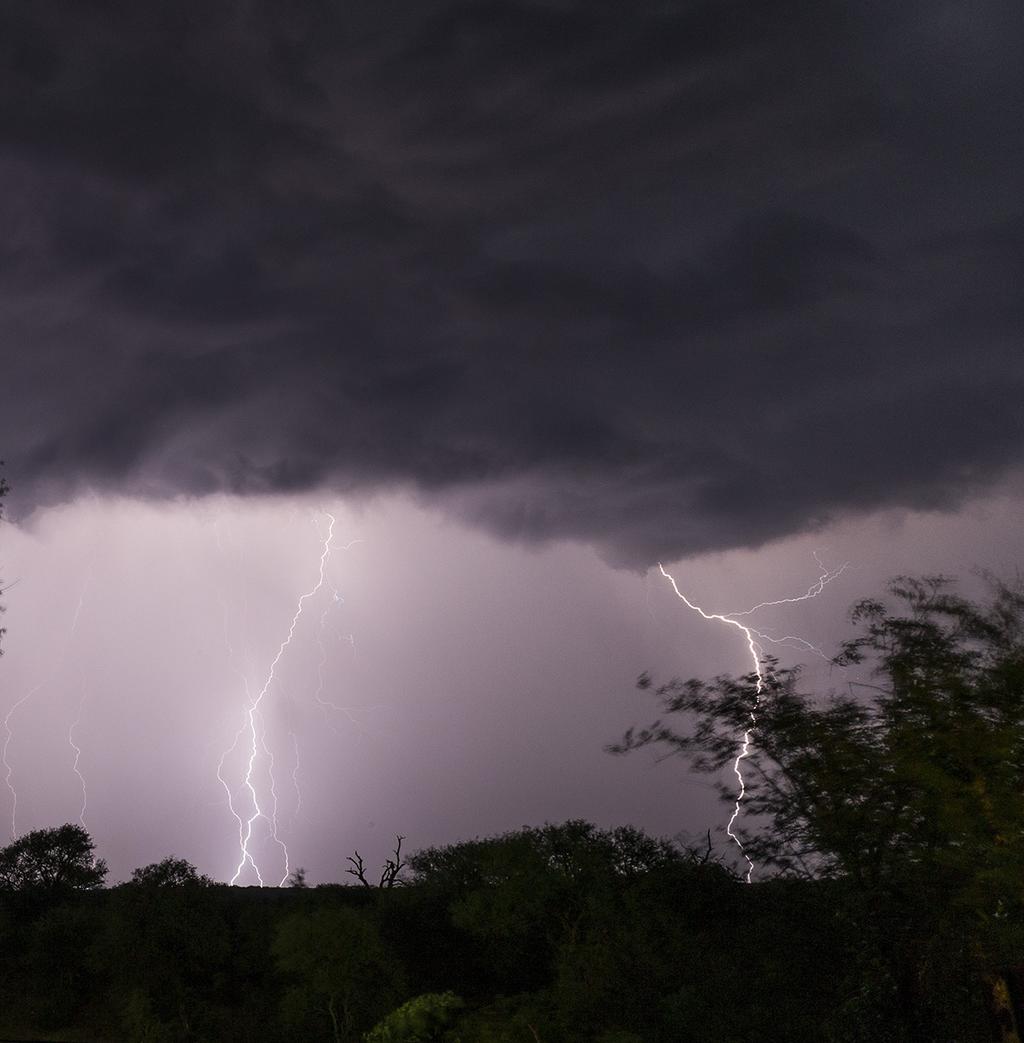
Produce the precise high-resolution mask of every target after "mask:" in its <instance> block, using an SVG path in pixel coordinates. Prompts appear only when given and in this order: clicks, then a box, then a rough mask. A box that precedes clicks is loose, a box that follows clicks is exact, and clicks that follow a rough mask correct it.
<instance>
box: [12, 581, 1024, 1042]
mask: <svg viewBox="0 0 1024 1043" xmlns="http://www.w3.org/2000/svg"><path fill="white" fill-rule="evenodd" d="M990 584H991V591H990V594H991V596H990V597H989V599H988V601H987V602H985V603H984V604H975V603H972V602H970V601H968V600H966V599H964V598H961V597H959V596H957V595H956V594H954V593H953V592H952V590H951V589H950V586H949V583H948V582H947V581H945V580H942V579H932V580H918V579H901V580H897V581H895V582H894V583H893V584H892V585H891V587H890V599H889V601H888V602H887V601H884V600H874V599H872V600H868V601H863V602H861V603H860V604H859V605H857V606H856V607H855V609H854V613H853V619H854V623H855V625H856V627H857V633H856V634H855V636H854V637H853V638H851V639H850V640H849V641H847V642H846V643H845V644H844V645H843V647H842V650H841V653H840V655H839V656H838V661H839V662H842V663H845V664H847V665H851V666H854V667H856V668H857V670H856V672H855V673H850V674H847V675H846V681H847V685H848V687H847V690H846V691H844V692H840V693H838V694H835V693H833V694H831V695H828V696H817V697H814V696H811V695H808V694H805V693H803V692H801V691H800V690H799V679H800V678H799V672H798V671H795V670H781V669H779V668H778V666H777V664H775V663H773V662H772V661H770V660H768V661H766V662H765V664H764V667H763V671H762V672H763V683H760V684H759V683H757V681H758V678H757V677H756V676H747V677H742V678H738V679H737V678H730V677H720V678H716V679H714V680H713V681H702V680H691V681H687V682H682V681H679V680H674V681H669V682H667V683H666V684H662V685H658V686H656V685H655V684H654V683H653V682H652V681H651V679H650V678H649V677H647V675H642V676H641V678H640V681H639V687H640V688H641V689H642V690H643V691H645V692H648V693H649V694H650V695H653V696H654V697H655V698H656V699H657V700H658V702H659V703H660V704H661V716H660V717H659V718H658V719H657V720H655V721H654V722H653V723H652V724H650V725H649V726H647V727H643V728H634V729H630V730H629V731H628V732H627V733H626V734H625V735H624V736H623V737H622V739H621V740H620V741H618V742H616V743H614V744H613V745H611V746H610V747H609V750H610V751H611V752H613V753H616V754H625V753H629V752H630V751H633V750H636V749H638V748H646V747H652V748H654V749H657V750H658V751H659V752H660V753H662V754H667V755H670V756H675V755H678V756H680V757H682V758H684V759H685V761H686V762H687V763H688V764H690V765H691V766H692V767H693V768H695V769H696V770H698V771H707V772H712V773H721V772H722V769H723V768H724V767H727V766H728V765H729V763H730V762H731V761H732V760H733V759H734V758H735V757H736V754H737V736H739V735H742V733H743V732H744V731H745V730H746V729H748V728H753V729H754V733H755V741H754V744H753V745H752V747H751V749H750V755H749V757H746V758H745V759H744V761H743V770H744V777H745V779H746V794H745V802H744V812H745V813H744V816H743V817H742V818H741V819H740V820H739V821H738V822H737V826H736V828H737V830H738V835H739V839H740V840H741V841H742V843H743V846H744V850H745V852H746V854H747V855H749V856H750V857H751V859H753V860H754V862H755V864H756V865H757V867H758V873H757V875H755V877H754V882H753V883H751V884H747V883H745V882H744V873H742V872H737V871H736V870H735V869H734V868H732V867H731V866H730V865H728V864H725V863H724V862H723V861H722V857H724V856H728V857H731V856H732V855H733V854H735V848H730V847H727V848H724V849H723V850H722V852H720V853H719V854H718V855H716V853H715V852H714V850H713V846H712V843H711V838H710V834H709V836H708V840H707V843H706V845H702V846H701V847H700V848H699V849H697V848H690V847H685V846H682V845H680V844H679V843H676V842H673V841H667V840H663V839H656V838H652V837H650V836H647V835H646V834H644V833H643V832H641V831H639V830H637V829H634V828H631V827H621V828H618V829H601V828H598V827H596V826H594V825H591V824H589V823H586V822H581V821H570V822H566V823H563V824H561V825H546V826H544V827H541V828H524V829H521V830H519V831H516V832H513V833H508V834H505V835H502V836H497V837H491V838H487V839H480V840H473V841H469V842H465V843H459V844H453V845H449V846H446V847H437V848H428V849H426V850H421V851H417V852H414V853H412V854H410V855H408V856H407V857H404V856H403V854H402V849H401V841H402V839H403V838H401V837H399V838H398V843H397V845H396V848H395V852H394V856H393V858H390V859H388V860H387V862H386V863H385V865H384V866H383V868H382V870H381V871H380V872H379V874H378V873H371V872H370V870H369V868H368V867H367V866H366V865H365V863H364V860H363V859H362V858H361V857H360V856H359V854H358V853H355V854H353V856H352V857H351V858H350V859H349V860H348V861H349V866H348V867H347V868H343V867H339V876H340V877H342V878H344V877H345V876H346V875H348V876H350V878H351V882H349V883H348V884H347V885H343V884H329V885H322V886H318V887H315V888H314V887H308V886H306V880H305V875H304V874H303V873H302V872H301V871H298V872H297V873H296V874H295V875H294V876H293V878H292V881H291V883H292V885H293V886H291V887H286V888H279V889H274V888H267V889H258V888H232V887H228V886H226V885H223V884H216V883H214V882H212V881H211V880H209V879H208V878H206V877H203V876H201V875H200V874H199V873H197V872H196V870H195V869H194V868H193V867H192V866H191V865H189V863H187V862H184V861H182V860H179V859H174V858H168V859H165V860H164V861H162V862H159V863H155V864H153V865H150V866H145V867H143V868H140V869H138V870H136V871H135V872H134V873H133V875H132V878H131V880H129V881H128V882H126V883H124V884H121V885H118V886H116V887H111V888H104V886H103V884H104V881H105V876H106V866H105V865H104V863H103V862H102V860H100V859H97V858H96V857H95V852H94V849H93V843H92V840H91V838H90V837H89V836H88V834H87V833H86V832H85V831H84V830H83V829H81V827H79V826H75V825H65V826H62V827H60V828H58V829H50V830H38V831H36V832H34V833H29V834H26V835H25V836H23V837H20V838H18V839H17V840H15V841H14V842H12V843H11V844H10V845H8V846H7V847H5V848H3V849H2V850H0V1035H2V1034H5V1033H6V1034H7V1035H9V1036H11V1037H17V1038H35V1039H42V1038H46V1039H54V1040H56V1039H60V1040H82V1041H89V1040H93V1041H106V1040H119V1041H120V1040H139V1041H178V1040H196V1041H200V1040H206V1041H211V1043H213V1041H220V1040H223V1041H232V1043H234V1041H238V1043H244V1041H260V1043H275V1041H286V1040H287V1041H291V1040H304V1041H305V1040H309V1041H316V1040H328V1041H330V1040H334V1041H335V1043H342V1041H345V1043H349V1041H356V1040H359V1041H366V1043H412V1041H427V1040H447V1041H449V1043H459V1041H461V1043H576V1041H598V1043H690V1041H692V1043H697V1041H700V1043H755V1041H756V1043H803V1041H806V1043H811V1041H814V1043H991V1041H993V1040H998V1041H1000V1043H1020V1040H1021V1033H1020V1026H1021V1025H1022V1023H1024V1022H1022V998H1024V883H1022V882H1024V594H1022V592H1021V590H1020V589H1019V588H1011V587H1008V586H1006V585H1005V584H1002V583H999V582H997V581H995V580H990ZM893 600H894V604H895V607H892V605H891V604H890V602H893ZM752 715H753V717H752ZM722 794H723V797H724V798H725V799H726V800H727V801H728V802H729V803H730V804H731V803H732V802H733V801H734V800H735V790H734V788H733V787H732V786H730V785H728V784H726V785H724V786H723V790H722ZM743 869H745V866H743Z"/></svg>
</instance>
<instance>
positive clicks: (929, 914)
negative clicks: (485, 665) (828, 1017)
mask: <svg viewBox="0 0 1024 1043" xmlns="http://www.w3.org/2000/svg"><path fill="white" fill-rule="evenodd" d="M890 593H891V594H892V595H893V596H895V597H896V598H897V599H898V601H899V602H900V603H901V609H900V610H898V611H895V612H894V611H891V610H890V609H889V608H888V607H887V605H886V604H885V603H883V602H882V601H878V600H866V601H862V602H860V603H859V604H858V605H857V606H856V607H855V609H854V612H853V620H854V622H855V623H856V624H858V625H859V626H860V629H861V632H860V633H859V634H858V635H857V636H855V637H854V638H852V639H851V640H849V641H847V642H846V643H845V644H844V646H843V648H842V652H841V654H840V656H839V657H838V661H839V662H841V663H843V664H854V663H862V662H863V663H867V664H870V665H871V666H872V667H873V668H874V674H875V679H874V682H872V683H870V684H868V683H861V684H857V685H853V684H851V687H850V693H849V694H848V695H844V696H839V695H835V694H833V695H831V696H830V697H829V698H827V699H815V698H813V697H812V696H809V695H806V694H803V693H801V692H800V691H799V690H798V688H797V682H798V679H799V673H798V671H795V670H778V669H776V668H775V664H774V663H772V662H768V663H767V664H766V665H767V668H768V670H767V676H768V683H767V686H766V688H765V690H764V691H763V692H762V693H761V694H760V697H758V695H757V694H756V692H755V681H756V678H755V677H754V676H752V675H749V676H747V677H744V678H740V679H738V680H737V679H733V678H729V677H720V678H717V679H715V680H714V681H710V682H707V681H701V680H690V681H686V682H682V681H678V680H675V681H671V682H669V683H668V684H665V685H662V686H660V687H659V688H657V689H656V695H657V697H658V698H659V700H660V701H661V703H662V706H663V708H664V710H665V712H666V714H668V715H671V716H674V717H678V718H680V719H681V720H682V721H683V722H685V723H684V724H683V726H682V727H675V726H673V725H671V724H667V723H665V722H664V721H663V720H659V721H656V722H655V723H654V724H653V725H651V726H650V727H648V728H645V729H642V730H635V729H631V730H630V731H629V732H627V733H626V735H625V737H624V739H623V740H622V742H620V743H618V744H616V745H615V746H612V747H610V749H611V751H612V752H615V753H624V752H627V751H629V750H635V749H639V748H643V747H645V746H658V747H663V748H667V749H668V750H669V751H670V752H672V753H676V754H680V755H682V756H683V757H685V758H687V759H688V760H690V761H691V763H692V764H693V765H694V767H695V768H696V769H697V770H699V771H708V772H717V771H719V770H720V769H722V768H723V767H725V766H726V765H727V764H729V763H731V762H732V760H733V759H734V758H735V757H736V755H737V752H738V750H737V737H738V736H739V735H741V734H742V733H743V732H744V730H745V729H747V728H748V727H750V724H751V713H752V712H754V713H755V714H756V727H755V731H754V744H753V746H752V747H751V750H750V756H749V757H747V758H746V759H745V760H744V761H743V770H744V775H745V777H746V786H747V789H746V795H745V797H744V811H745V815H744V819H743V821H744V822H745V823H753V826H747V827H746V828H745V829H744V831H743V832H742V834H741V835H742V840H743V844H744V847H745V849H746V851H747V853H748V854H749V855H750V856H751V858H753V859H754V860H755V862H756V863H758V865H759V867H760V868H761V871H762V872H765V871H768V872H770V873H775V874H782V875H793V876H803V877H810V878H814V879H819V880H820V879H834V880H836V881H837V882H839V883H841V884H842V886H843V887H844V888H845V889H846V891H848V892H849V893H853V894H856V895H860V896H861V903H862V909H863V910H864V922H865V923H866V924H869V925H873V926H874V927H875V928H879V927H880V926H881V925H883V924H884V927H882V928H881V935H880V937H879V944H880V945H882V946H883V948H886V949H887V950H888V951H889V952H890V954H891V955H893V957H894V966H893V968H892V974H893V977H894V989H895V994H896V996H897V997H898V1002H899V1003H900V1004H902V1006H903V1007H904V1008H907V1009H913V1010H915V1011H916V1012H917V1016H918V1018H920V1019H923V1020H927V1019H926V1018H925V1015H924V1014H923V1013H922V1012H923V1011H925V1010H926V1009H929V1010H931V1011H932V1012H934V1011H935V1009H936V1003H937V1002H938V1001H937V1000H936V997H937V996H940V997H941V1002H945V1003H948V1004H950V1005H955V1004H956V1003H959V1004H960V1006H961V1007H962V1010H961V1011H959V1012H957V1011H946V1012H944V1013H943V1014H942V1016H943V1017H946V1016H947V1015H948V1017H950V1018H953V1019H954V1020H955V1019H956V1018H957V1017H960V1016H962V1018H963V1019H964V1020H963V1026H964V1027H963V1032H964V1033H965V1034H966V1033H968V1032H969V1031H970V1029H969V1027H967V1026H968V1022H971V1021H972V1019H974V1018H976V1016H977V1011H976V1010H974V1004H973V1002H972V1001H971V1000H970V999H969V998H966V997H964V996H963V995H962V993H961V992H958V989H959V988H960V987H961V986H962V985H963V982H964V978H965V975H964V973H963V970H964V968H965V967H969V966H971V965H973V967H974V969H975V972H976V974H978V975H980V976H983V977H984V976H988V977H989V979H990V984H993V985H994V986H995V990H994V992H993V993H992V995H993V996H994V997H996V998H995V1003H996V1004H997V1005H1000V1004H1002V1006H1003V1007H1004V1008H1005V1003H1002V1001H1001V1000H1000V999H999V998H998V996H999V995H1000V994H1001V993H1003V992H1005V991H1006V990H1005V988H1004V987H1003V986H1001V985H1000V983H999V980H998V976H996V979H995V980H993V978H992V975H993V972H992V970H991V968H993V967H1004V968H1005V967H1007V966H1008V965H1009V964H1013V963H1017V962H1019V961H1021V960H1024V937H1022V932H1021V928H1020V925H1021V923H1022V922H1024V892H1022V890H1021V887H1020V881H1021V880H1022V879H1024V593H1022V592H1021V591H1020V590H1016V589H1011V588H1009V587H1007V586H1005V585H1002V584H999V583H996V582H995V581H992V596H991V600H990V602H989V603H988V604H986V605H976V604H973V603H971V602H970V601H968V600H966V599H964V598H961V597H959V596H957V595H955V594H953V593H952V592H951V591H950V590H949V584H948V581H946V580H944V579H941V578H940V579H926V580H917V579H908V578H901V579H898V580H896V581H894V582H893V583H892V585H891V586H890ZM651 686H652V685H651V681H650V678H649V677H647V676H646V675H644V676H642V677H641V678H640V682H639V687H640V688H641V689H648V688H650V687H651ZM723 796H724V797H725V798H726V799H727V800H728V801H730V802H731V801H733V800H734V799H735V792H734V789H733V788H732V787H731V786H728V787H726V788H725V789H724V790H723ZM930 976H931V977H933V978H934V979H935V981H934V982H933V984H934V985H935V988H933V989H932V990H931V992H930V993H929V998H928V999H927V1000H926V999H924V997H923V996H922V992H923V991H924V990H926V989H927V988H928V979H929V977H930ZM957 995H959V996H960V999H959V1000H955V999H953V998H952V997H954V996H957ZM1004 1012H1005V1011H1004ZM929 1031H930V1030H929V1028H928V1027H927V1025H925V1024H923V1023H922V1024H919V1025H916V1026H914V1027H913V1028H912V1032H917V1033H918V1034H919V1038H932V1037H930V1036H929V1035H928V1033H929ZM934 1031H938V1032H941V1031H950V1029H949V1025H948V1024H947V1025H946V1026H945V1027H944V1028H942V1027H940V1028H934ZM957 1031H959V1029H958V1030H957ZM1014 1031H1015V1030H1014ZM1005 1038H1016V1036H1015V1035H1014V1036H1008V1037H1005Z"/></svg>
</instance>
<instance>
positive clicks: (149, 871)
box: [130, 857, 213, 887]
mask: <svg viewBox="0 0 1024 1043" xmlns="http://www.w3.org/2000/svg"><path fill="white" fill-rule="evenodd" d="M130 883H131V884H137V885H139V886H140V887H210V886H211V885H212V884H213V881H212V880H211V879H210V877H208V876H205V875H204V874H202V873H200V872H199V871H198V870H197V869H196V867H195V866H194V865H192V863H191V862H186V861H185V859H183V858H172V857H168V858H165V859H163V860H162V861H160V862H152V863H151V864H150V865H148V866H142V867H140V868H139V869H133V870H132V877H131V880H130Z"/></svg>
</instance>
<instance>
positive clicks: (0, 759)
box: [0, 575, 92, 839]
mask: <svg viewBox="0 0 1024 1043" xmlns="http://www.w3.org/2000/svg"><path fill="white" fill-rule="evenodd" d="M91 578H92V577H91V575H90V576H88V577H86V580H85V583H84V584H83V585H82V590H81V592H80V593H79V595H78V604H77V605H76V606H75V613H74V615H73V616H72V619H71V629H70V630H69V631H68V636H67V640H66V641H65V642H64V648H63V650H62V651H61V654H60V656H59V657H58V659H57V662H56V664H55V665H54V667H53V669H52V670H51V671H50V673H49V674H48V675H47V676H46V677H45V678H43V680H42V681H40V682H39V684H37V685H36V686H35V687H34V688H30V689H29V690H28V691H27V692H26V693H25V694H24V695H23V696H22V697H21V698H20V699H17V700H16V701H15V702H14V703H13V704H12V705H11V707H10V709H9V710H8V711H7V714H6V716H5V717H4V721H3V728H4V741H3V745H2V747H0V764H2V765H3V769H4V783H5V784H6V786H7V789H8V791H9V792H10V794H11V837H12V838H15V839H16V838H17V836H18V791H17V788H16V787H15V785H14V782H13V781H12V780H13V778H14V769H13V768H12V766H11V763H10V761H9V760H8V759H7V752H8V750H9V748H10V745H11V739H12V738H13V736H14V732H13V729H12V728H11V720H12V719H13V717H14V715H15V714H16V713H17V712H18V710H20V709H21V708H22V707H23V706H24V705H25V704H26V703H29V702H31V701H32V699H33V698H34V697H35V696H36V694H37V693H38V692H40V691H42V690H43V689H44V688H45V687H46V686H47V685H48V684H49V683H50V682H51V681H52V680H53V679H54V678H55V677H57V676H58V675H59V674H60V672H61V670H62V669H63V667H64V662H65V660H66V659H67V657H68V652H69V651H70V650H71V642H72V640H73V639H74V636H75V632H76V631H77V630H78V619H79V617H80V616H81V614H82V606H83V605H84V604H85V593H86V591H87V590H88V589H89V581H90V579H91ZM76 765H77V761H76ZM79 777H81V776H79Z"/></svg>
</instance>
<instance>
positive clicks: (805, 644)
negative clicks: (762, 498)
mask: <svg viewBox="0 0 1024 1043" xmlns="http://www.w3.org/2000/svg"><path fill="white" fill-rule="evenodd" d="M814 560H815V562H817V565H818V568H819V569H820V570H821V573H820V575H819V576H818V579H817V581H816V582H815V583H812V584H811V585H810V586H809V587H808V588H807V590H806V592H805V593H803V594H798V595H795V596H793V597H788V598H779V599H778V600H775V601H762V602H760V603H759V604H757V605H754V606H753V607H752V608H747V609H743V610H742V611H740V612H706V611H705V610H704V609H703V608H701V607H700V605H696V604H694V603H693V602H692V601H691V600H690V599H689V598H688V597H687V596H686V595H685V594H684V593H683V592H682V591H681V590H680V589H679V585H678V584H677V583H676V581H675V578H674V577H673V576H671V575H670V574H669V573H668V572H666V571H665V567H664V565H662V564H661V563H660V562H659V563H658V570H659V571H660V572H661V574H662V576H664V577H665V579H667V580H668V581H669V583H671V584H672V589H673V591H675V595H676V597H677V598H679V600H680V601H682V602H683V604H684V605H686V607H687V608H689V609H691V610H692V611H693V612H696V613H697V614H698V615H699V616H701V618H703V619H706V620H708V621H709V622H717V623H724V624H725V625H726V626H730V627H734V628H735V629H736V630H738V631H739V632H740V633H741V634H742V635H743V640H744V642H745V643H746V646H747V651H748V652H749V653H750V660H751V663H752V665H753V671H752V673H753V674H754V677H755V678H756V680H755V683H754V705H753V707H752V708H751V711H750V716H749V722H748V724H747V727H746V728H745V729H744V730H743V737H742V740H741V742H740V748H739V753H738V754H737V755H736V759H735V760H734V761H733V764H732V770H733V774H734V775H735V776H736V785H737V793H736V802H735V805H734V806H733V810H732V815H731V816H730V817H729V821H728V823H727V824H726V827H725V832H726V834H727V835H728V837H729V839H730V840H732V842H733V843H734V844H735V845H736V846H737V847H738V848H739V850H740V854H741V855H743V858H744V859H745V860H746V863H747V872H746V882H747V883H748V884H749V883H750V882H751V879H752V877H753V874H754V863H753V861H752V860H751V858H750V856H749V855H748V854H747V851H746V849H745V848H744V846H743V841H742V840H740V838H739V836H738V835H737V834H736V833H735V831H734V830H733V826H734V825H735V824H736V820H737V819H738V818H739V817H740V811H741V808H742V805H743V799H744V797H746V795H747V783H746V779H745V778H744V775H743V762H744V761H745V760H746V759H747V757H749V756H750V746H751V743H752V741H753V732H754V729H755V728H756V726H757V710H758V708H759V707H760V705H761V695H762V693H763V692H764V687H765V684H766V683H767V677H766V674H765V670H764V667H763V664H762V661H763V660H764V657H765V652H764V645H762V644H761V642H762V641H766V642H769V643H771V644H777V645H787V646H788V647H792V646H793V644H794V643H795V644H797V645H798V646H799V647H801V648H803V649H806V650H808V651H811V652H813V653H815V654H816V655H819V656H821V657H822V658H823V659H827V658H828V657H827V656H826V655H825V653H824V652H822V651H821V649H819V648H817V647H816V646H815V645H812V644H811V643H810V642H809V641H806V640H804V638H802V637H795V636H794V635H792V634H789V635H786V636H785V637H773V636H771V635H770V634H767V633H765V632H764V631H761V630H757V629H755V628H754V627H753V626H751V625H750V624H749V623H741V622H740V620H741V619H743V618H745V617H747V616H750V615H752V614H753V613H754V612H757V611H759V610H760V609H763V608H772V607H775V606H778V605H795V604H797V603H798V602H801V601H810V600H811V599H812V598H816V597H817V596H818V595H819V594H821V592H822V591H823V590H824V589H825V587H827V586H828V584H829V583H831V582H832V581H833V580H835V579H838V578H839V577H840V576H841V575H842V574H843V573H844V572H845V571H846V570H847V569H848V568H849V567H850V563H849V562H844V563H843V564H842V565H840V566H839V568H837V569H828V568H826V567H825V566H824V565H823V564H822V563H821V560H820V559H819V557H818V555H817V554H815V555H814Z"/></svg>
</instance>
